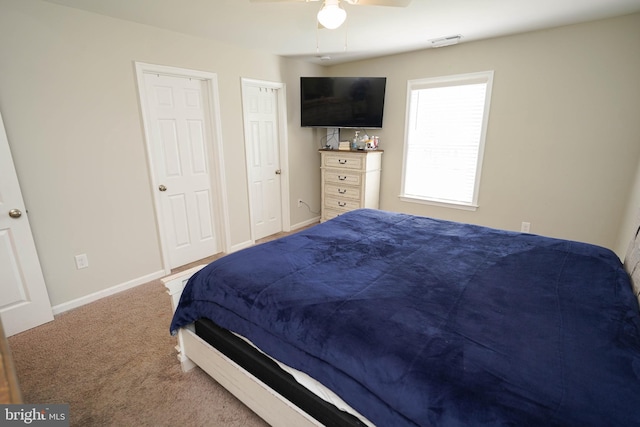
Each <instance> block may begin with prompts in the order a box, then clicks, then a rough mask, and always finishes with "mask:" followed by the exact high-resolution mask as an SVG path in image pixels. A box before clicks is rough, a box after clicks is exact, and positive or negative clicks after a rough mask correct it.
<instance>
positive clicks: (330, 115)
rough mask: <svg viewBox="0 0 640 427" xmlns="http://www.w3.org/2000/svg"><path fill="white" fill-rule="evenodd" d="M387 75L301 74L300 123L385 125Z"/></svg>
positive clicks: (342, 125) (341, 126)
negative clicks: (328, 75) (383, 123)
mask: <svg viewBox="0 0 640 427" xmlns="http://www.w3.org/2000/svg"><path fill="white" fill-rule="evenodd" d="M386 83H387V79H386V77H300V110H301V111H300V116H301V121H300V124H301V126H303V127H322V128H362V129H365V128H367V129H368V128H381V127H382V115H383V112H384V92H385V87H386Z"/></svg>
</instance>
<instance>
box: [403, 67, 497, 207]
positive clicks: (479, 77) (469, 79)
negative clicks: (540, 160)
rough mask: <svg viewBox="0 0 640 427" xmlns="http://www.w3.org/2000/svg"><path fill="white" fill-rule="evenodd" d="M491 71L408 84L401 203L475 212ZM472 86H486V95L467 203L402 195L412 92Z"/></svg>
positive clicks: (428, 79) (490, 93) (489, 100)
mask: <svg viewBox="0 0 640 427" xmlns="http://www.w3.org/2000/svg"><path fill="white" fill-rule="evenodd" d="M493 74H494V72H493V70H489V71H479V72H475V73H466V74H454V75H448V76H439V77H428V78H420V79H413V80H408V81H407V105H406V111H405V133H404V154H403V158H402V176H401V188H400V196H399V197H400V200H402V201H405V202H410V203H421V204H428V205H434V206H442V207H448V208H454V209H463V210H472V211H475V210H477V209H478V207H479V205H478V198H479V192H480V178H481V175H482V164H483V160H484V150H485V141H486V135H487V128H488V124H489V112H490V107H491V96H492V89H493ZM474 83H486V93H485V102H484V112H483V117H482V128H481V130H480V141H479V144H478V158H477V164H476V175H475V181H474V188H473V197H472V201H471V202H470V203H466V202H462V201H453V200H442V199H434V198H429V197H418V196H415V195H407V194H405V183H406V179H407V176H406V173H407V156H408V152H409V134H410V132H409V130H410V129H409V126H410V117H411V113H412V111H411V94H412V91H414V90H419V89H430V88H436V87H449V86H459V85H466V84H474Z"/></svg>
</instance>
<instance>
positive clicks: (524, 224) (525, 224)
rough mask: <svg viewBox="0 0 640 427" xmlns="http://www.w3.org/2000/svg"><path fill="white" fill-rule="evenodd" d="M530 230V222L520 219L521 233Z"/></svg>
mask: <svg viewBox="0 0 640 427" xmlns="http://www.w3.org/2000/svg"><path fill="white" fill-rule="evenodd" d="M530 230H531V223H530V222H525V221H522V225H521V226H520V231H522V232H523V233H528V232H529V231H530Z"/></svg>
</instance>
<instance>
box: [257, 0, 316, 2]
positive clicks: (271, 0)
mask: <svg viewBox="0 0 640 427" xmlns="http://www.w3.org/2000/svg"><path fill="white" fill-rule="evenodd" d="M318 1H320V0H249V3H309V2H318Z"/></svg>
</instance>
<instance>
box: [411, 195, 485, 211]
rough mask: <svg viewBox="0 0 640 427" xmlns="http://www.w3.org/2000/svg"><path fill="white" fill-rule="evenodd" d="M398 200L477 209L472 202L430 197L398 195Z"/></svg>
mask: <svg viewBox="0 0 640 427" xmlns="http://www.w3.org/2000/svg"><path fill="white" fill-rule="evenodd" d="M399 197H400V200H402V201H403V202H408V203H419V204H422V205H431V206H439V207H442V208H450V209H461V210H464V211H476V210H478V205H474V204H465V203H454V202H443V201H438V200H431V199H421V198H418V197H413V196H403V195H400V196H399Z"/></svg>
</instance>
